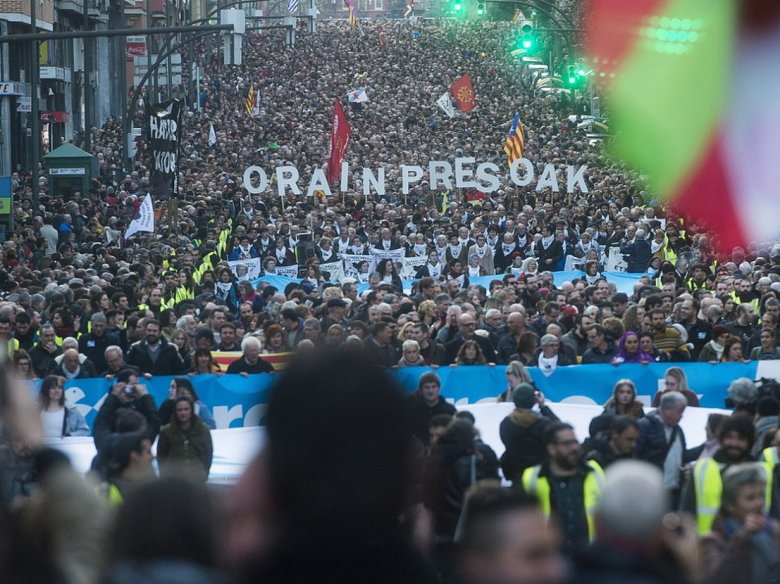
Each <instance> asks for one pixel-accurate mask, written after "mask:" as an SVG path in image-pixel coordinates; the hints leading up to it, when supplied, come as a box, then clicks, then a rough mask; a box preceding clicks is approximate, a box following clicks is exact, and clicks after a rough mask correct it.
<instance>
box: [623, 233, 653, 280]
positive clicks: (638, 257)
mask: <svg viewBox="0 0 780 584" xmlns="http://www.w3.org/2000/svg"><path fill="white" fill-rule="evenodd" d="M620 253H622V254H623V255H625V256H626V264H627V266H626V272H628V273H630V274H641V273H643V272H644V271H645V270H647V266H649V265H650V260H651V258H652V257H653V252H652V249H651V247H650V242H649V241H647V240H646V239H637V240H635V241H632V242H631V243H626V244H623V245H621V246H620Z"/></svg>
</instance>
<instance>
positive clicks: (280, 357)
mask: <svg viewBox="0 0 780 584" xmlns="http://www.w3.org/2000/svg"><path fill="white" fill-rule="evenodd" d="M241 355H242V353H241V351H212V352H211V356H212V357H213V358H214V362H215V363H217V364H218V365H219V366H220V368H221V369H222V371H223V372H225V371H227V368H228V367H229V366H230V364H231V363H232V362H233V361H237V360H239V359H240V358H241ZM293 355H294V353H272V354H270V355H260V358H261V359H262V360H263V361H266V362H267V363H269V364H270V365H271V367H273V368H274V371H282V370H284V369H286V368H287V364H288V362H289V361H290V359H292V357H293Z"/></svg>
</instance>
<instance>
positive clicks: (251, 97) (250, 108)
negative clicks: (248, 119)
mask: <svg viewBox="0 0 780 584" xmlns="http://www.w3.org/2000/svg"><path fill="white" fill-rule="evenodd" d="M256 105H257V95H256V94H255V86H254V84H252V85H250V86H249V93H247V94H246V103H244V109H245V110H246V113H247V115H248V116H251V115H252V113H253V112H254V111H255V106H256Z"/></svg>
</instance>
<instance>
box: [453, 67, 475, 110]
mask: <svg viewBox="0 0 780 584" xmlns="http://www.w3.org/2000/svg"><path fill="white" fill-rule="evenodd" d="M450 93H451V94H452V99H454V100H455V103H457V104H458V107H459V108H460V111H462V112H470V111H471V110H473V109H474V108H475V107H477V96H476V95H474V87H473V86H472V85H471V75H469V74H468V73H466V74H465V75H463V77H461V78H460V79H458V80H457V81H455V83H453V84H452V87H451V88H450Z"/></svg>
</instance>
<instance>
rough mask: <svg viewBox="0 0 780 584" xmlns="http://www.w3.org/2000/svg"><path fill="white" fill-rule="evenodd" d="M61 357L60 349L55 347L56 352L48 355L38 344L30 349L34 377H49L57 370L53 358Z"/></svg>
mask: <svg viewBox="0 0 780 584" xmlns="http://www.w3.org/2000/svg"><path fill="white" fill-rule="evenodd" d="M59 355H62V349H61V348H59V347H57V350H56V351H54V352H53V353H49V352H48V351H47V350H46V349H44V348H43V347H41V344H40V343H38V344H37V345H35V346H34V347H33V348H32V349H30V361H32V370H33V372H34V373H35V375H36V377H41V378H43V377H46V376H47V375H51V374H52V372H53V371H54V370H55V369H56V368H57V362H56V361H55V360H54V358H55V357H57V356H59Z"/></svg>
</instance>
